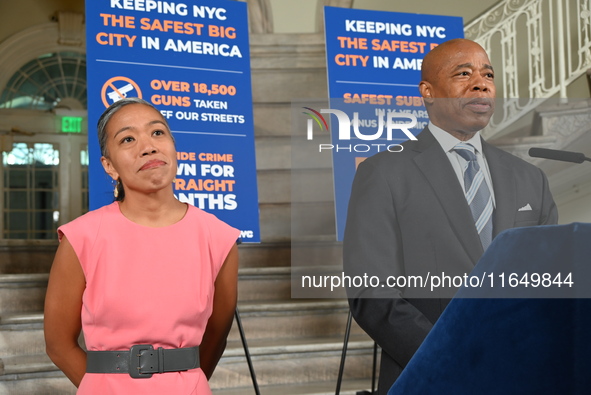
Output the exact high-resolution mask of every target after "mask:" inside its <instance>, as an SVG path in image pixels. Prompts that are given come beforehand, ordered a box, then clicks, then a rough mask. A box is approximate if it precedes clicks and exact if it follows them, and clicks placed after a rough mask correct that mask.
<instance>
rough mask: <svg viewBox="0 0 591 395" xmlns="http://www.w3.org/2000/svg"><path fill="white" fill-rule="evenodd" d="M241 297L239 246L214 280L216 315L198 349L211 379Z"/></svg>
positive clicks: (209, 323)
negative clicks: (239, 296)
mask: <svg viewBox="0 0 591 395" xmlns="http://www.w3.org/2000/svg"><path fill="white" fill-rule="evenodd" d="M237 298H238V246H237V245H236V244H234V246H233V247H232V249H231V250H230V252H229V253H228V256H227V257H226V260H225V261H224V264H223V266H222V268H221V269H220V272H219V273H218V276H217V278H216V280H215V293H214V297H213V312H212V313H211V317H210V318H209V321H208V322H207V327H206V328H205V333H204V334H203V341H202V342H201V345H200V346H199V356H200V360H201V369H202V370H203V372H204V373H205V376H206V377H207V379H209V378H210V377H211V375H212V374H213V371H214V370H215V367H216V365H217V364H218V361H219V360H220V358H221V357H222V354H223V352H224V349H225V348H226V337H228V332H230V328H231V327H232V320H233V319H234V312H235V311H236V301H237Z"/></svg>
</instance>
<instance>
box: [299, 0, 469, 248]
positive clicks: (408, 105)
mask: <svg viewBox="0 0 591 395" xmlns="http://www.w3.org/2000/svg"><path fill="white" fill-rule="evenodd" d="M324 23H325V35H326V58H327V69H328V92H329V97H330V107H331V108H330V109H331V110H339V111H342V112H343V114H337V113H334V112H328V111H324V112H322V111H320V113H321V114H324V113H326V114H327V115H325V118H328V117H330V119H331V137H332V141H331V144H324V145H321V146H319V152H320V154H322V153H325V154H332V160H333V175H334V188H335V210H336V221H337V239H338V240H342V239H343V235H344V232H345V223H346V217H347V205H348V203H349V196H350V192H351V185H352V184H353V178H354V176H355V170H356V168H357V165H358V164H359V163H360V162H361V161H363V160H364V159H365V158H367V157H369V156H372V155H374V154H376V153H378V152H380V151H384V150H390V151H394V152H395V151H396V150H397V149H399V148H400V147H399V144H400V143H402V142H404V141H406V140H408V139H409V137H410V136H413V135H414V136H416V135H417V134H418V133H419V132H420V131H421V130H422V129H423V128H424V127H425V126H427V124H428V122H429V120H428V117H427V112H426V111H425V108H424V106H423V101H422V98H421V97H420V95H419V91H418V85H419V82H420V81H421V65H422V61H423V57H424V56H425V54H426V53H427V52H429V51H430V50H431V49H433V48H435V47H436V46H437V45H438V44H440V43H442V42H444V41H448V40H451V39H453V38H461V37H464V27H463V23H462V18H461V17H449V16H437V15H421V14H405V13H398V12H382V11H367V10H357V9H348V8H336V7H324ZM332 114H334V115H332ZM391 114H397V115H391ZM402 114H404V115H402ZM339 117H340V118H339ZM415 121H416V122H415ZM347 122H349V125H348V126H349V130H348V131H347V133H344V129H343V127H345V125H346V124H347ZM395 125H398V126H397V127H396V126H395ZM401 125H407V126H406V127H402V126H401ZM339 128H340V129H341V130H340V131H339ZM380 130H381V131H380ZM339 132H340V133H339ZM310 134H312V133H310V132H309V133H308V135H310ZM359 136H361V138H360V137H359Z"/></svg>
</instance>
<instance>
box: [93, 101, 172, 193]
mask: <svg viewBox="0 0 591 395" xmlns="http://www.w3.org/2000/svg"><path fill="white" fill-rule="evenodd" d="M129 104H144V105H146V106H149V107H152V108H153V109H154V110H156V111H158V112H160V111H159V110H158V109H157V108H156V107H154V106H153V105H152V104H151V103H149V102H147V101H145V100H144V99H140V98H139V97H126V98H124V99H121V100H118V101H116V102H115V103H113V104H111V105H110V106H109V108H107V109H106V110H105V112H103V114H102V115H101V117H100V118H99V120H98V124H97V131H98V140H99V147H100V149H101V155H102V156H104V157H105V158H108V157H109V152H108V151H107V124H108V123H109V121H110V120H111V118H112V117H113V115H115V114H116V113H117V111H119V110H121V109H122V108H123V107H125V106H127V105H129ZM164 123H165V124H166V127H167V128H168V129H169V130H170V127H169V126H168V122H166V119H164ZM170 136H171V138H172V140H173V141H174V137H173V136H172V133H171V135H170ZM115 188H117V197H116V198H115V201H118V202H121V201H123V199H124V198H125V190H124V189H123V184H122V183H121V180H117V185H116V187H115Z"/></svg>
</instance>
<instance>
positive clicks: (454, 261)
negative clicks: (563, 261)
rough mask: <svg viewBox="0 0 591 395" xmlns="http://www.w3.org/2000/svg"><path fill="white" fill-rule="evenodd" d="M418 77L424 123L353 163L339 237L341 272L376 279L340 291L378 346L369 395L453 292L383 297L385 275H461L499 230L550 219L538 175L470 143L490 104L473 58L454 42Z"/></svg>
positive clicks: (412, 291)
mask: <svg viewBox="0 0 591 395" xmlns="http://www.w3.org/2000/svg"><path fill="white" fill-rule="evenodd" d="M421 77H422V81H421V83H420V85H419V90H420V92H421V95H422V96H423V99H424V102H425V106H426V108H427V111H428V113H429V119H430V122H429V125H428V126H427V128H425V129H424V130H423V131H422V132H421V133H420V134H419V135H418V136H417V138H418V140H417V141H407V142H406V143H404V144H403V146H404V149H403V151H402V152H398V153H396V152H382V153H379V154H377V155H375V156H373V157H370V158H368V159H367V160H365V161H364V162H363V163H361V164H360V166H359V168H358V169H357V174H356V176H355V181H354V183H353V188H352V193H351V198H350V201H349V211H348V217H347V226H346V230H345V238H344V269H345V274H347V275H349V276H355V275H358V276H363V275H367V276H369V277H371V276H376V277H378V278H379V279H380V284H379V285H378V286H373V287H366V288H363V287H358V288H355V287H352V288H349V289H348V290H347V291H348V296H349V298H350V299H349V302H350V306H351V311H352V313H353V316H354V317H355V320H356V321H357V322H358V323H359V325H360V326H361V327H362V328H363V329H364V330H365V331H366V332H367V333H368V334H369V335H370V336H371V337H372V338H373V339H374V340H375V341H376V342H377V343H378V344H379V345H380V347H381V348H382V361H381V369H380V378H379V393H380V394H385V393H386V392H387V391H388V389H389V388H390V386H391V385H392V383H393V382H394V381H395V380H396V378H397V377H398V375H399V374H400V372H401V371H402V369H403V368H404V367H405V366H406V364H407V363H408V361H409V360H410V358H411V357H412V356H413V354H414V353H415V351H416V350H417V349H418V347H419V346H420V344H421V343H422V341H423V339H424V338H425V336H426V335H427V334H428V332H429V331H430V329H431V327H432V326H433V324H434V323H435V321H436V320H437V319H438V317H439V316H440V315H441V313H442V311H443V309H444V308H445V307H446V305H447V303H448V302H449V298H450V297H451V296H452V295H453V291H454V289H453V287H452V289H451V290H450V289H449V288H447V289H444V288H435V289H433V291H431V290H430V289H429V288H421V287H419V286H418V285H416V284H410V283H407V284H406V287H398V288H396V287H391V285H392V281H391V280H389V281H390V283H388V280H387V278H388V276H395V277H398V276H406V277H407V278H408V276H413V275H417V276H418V275H420V276H423V277H424V276H425V275H426V274H430V275H431V276H439V277H442V276H443V275H444V274H445V275H446V276H451V277H453V276H460V277H461V276H463V275H464V274H467V273H470V271H471V270H472V268H473V267H474V265H475V264H476V262H477V261H478V260H479V258H480V257H481V255H482V254H483V252H484V250H485V249H486V247H487V246H488V245H489V244H490V242H491V240H492V238H493V237H494V236H495V235H497V234H498V233H500V232H501V231H503V230H505V229H508V228H513V227H520V226H532V225H542V224H555V223H556V221H557V212H556V205H555V204H554V201H553V199H552V196H551V194H550V191H549V188H548V182H547V179H546V176H545V175H544V174H543V173H542V171H541V170H540V169H538V168H537V167H535V166H533V165H531V164H528V163H527V162H525V161H523V160H521V159H519V158H517V157H515V156H512V155H510V154H508V153H506V152H504V151H501V150H499V149H497V148H495V147H493V146H491V145H490V144H487V143H486V142H485V141H483V140H482V139H481V137H480V133H479V131H480V130H482V129H483V128H484V127H485V126H486V125H487V124H488V122H489V120H490V117H491V116H492V114H493V111H494V105H495V103H494V98H495V85H494V71H493V68H492V66H491V64H490V60H489V59H488V56H487V54H486V52H485V51H484V49H483V48H482V47H480V45H478V44H476V43H475V42H473V41H469V40H465V39H455V40H450V41H447V42H445V43H443V44H441V45H440V46H438V47H436V48H435V49H433V50H432V51H431V52H429V53H428V54H427V55H426V56H425V58H424V61H423V67H422V76H421ZM458 144H459V145H458ZM466 151H471V153H470V154H468V153H466ZM479 200H480V202H479ZM372 285H375V284H372Z"/></svg>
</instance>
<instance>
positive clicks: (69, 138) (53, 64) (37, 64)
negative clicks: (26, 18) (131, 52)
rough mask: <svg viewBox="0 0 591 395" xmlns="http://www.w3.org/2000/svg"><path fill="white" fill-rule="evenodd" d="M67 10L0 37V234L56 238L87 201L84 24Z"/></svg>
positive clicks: (27, 237)
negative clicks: (1, 39)
mask: <svg viewBox="0 0 591 395" xmlns="http://www.w3.org/2000/svg"><path fill="white" fill-rule="evenodd" d="M67 16H68V15H66V17H67ZM66 17H64V18H62V19H64V21H66V22H67V21H74V22H75V23H74V24H71V25H64V24H62V21H61V19H60V23H59V24H58V23H48V24H44V25H37V26H33V27H31V28H29V29H26V30H24V31H22V32H20V33H17V34H16V35H14V36H12V37H10V38H9V39H7V40H5V41H4V42H2V43H1V44H0V69H2V70H3V73H0V239H55V238H56V237H57V236H56V229H57V227H58V226H59V225H61V224H62V223H65V222H68V221H70V220H71V219H73V218H75V217H77V216H79V215H80V214H82V213H83V212H85V211H87V208H88V203H87V202H88V186H87V185H88V183H87V177H88V148H87V141H86V133H85V132H86V125H85V123H86V107H87V105H86V104H87V99H86V56H85V53H84V43H83V41H81V40H78V39H77V38H80V37H82V38H83V25H82V23H81V17H76V16H74V18H73V19H72V18H70V19H68V18H66ZM64 27H66V28H64ZM64 32H66V33H69V35H68V34H65V33H64ZM72 37H73V38H74V40H72V39H71V38H72ZM67 117H69V118H68V119H69V120H71V119H76V120H78V123H75V122H74V124H75V125H76V126H78V128H77V129H76V128H71V127H69V128H64V127H63V126H62V121H63V119H64V118H67ZM82 120H83V121H82ZM70 125H71V124H70ZM72 131H74V132H76V131H77V132H78V133H66V132H72Z"/></svg>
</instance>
